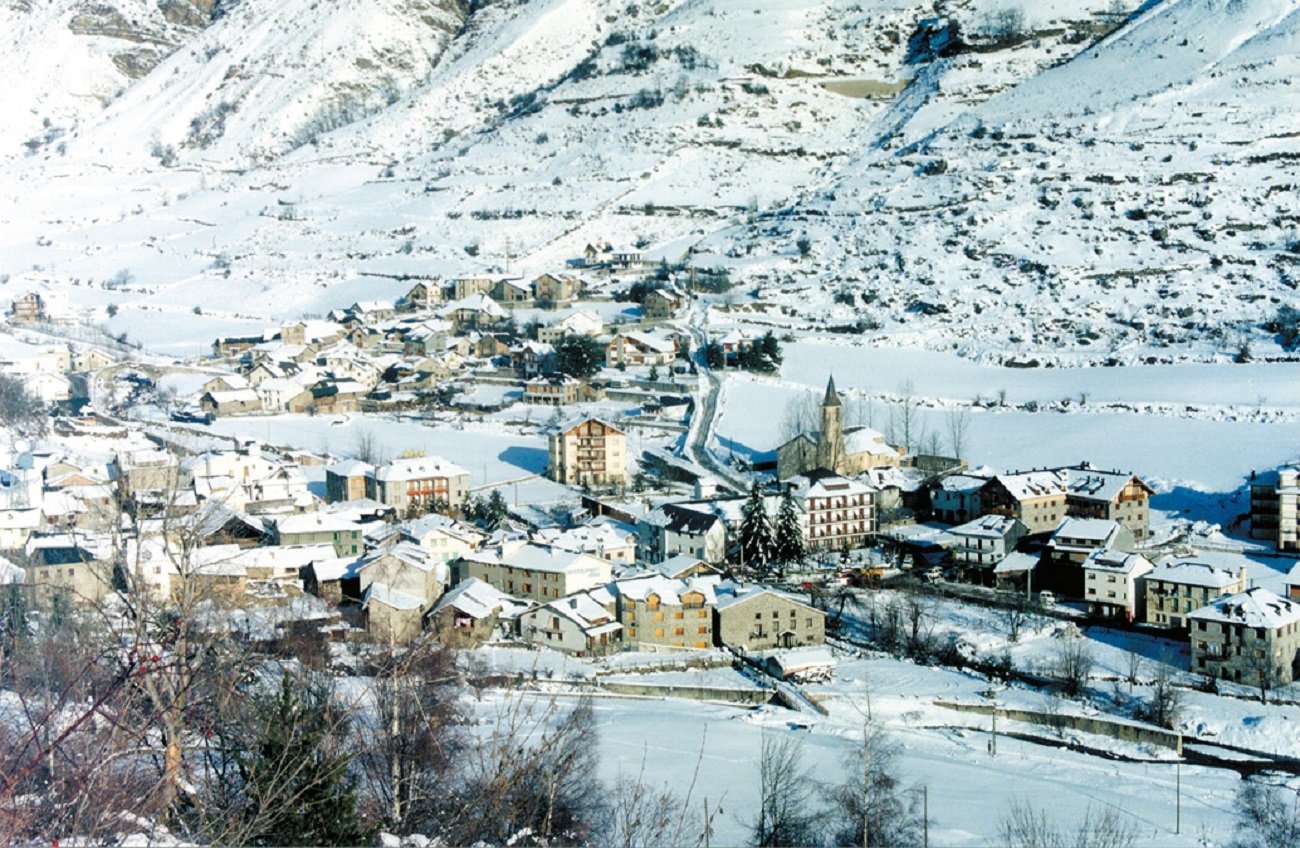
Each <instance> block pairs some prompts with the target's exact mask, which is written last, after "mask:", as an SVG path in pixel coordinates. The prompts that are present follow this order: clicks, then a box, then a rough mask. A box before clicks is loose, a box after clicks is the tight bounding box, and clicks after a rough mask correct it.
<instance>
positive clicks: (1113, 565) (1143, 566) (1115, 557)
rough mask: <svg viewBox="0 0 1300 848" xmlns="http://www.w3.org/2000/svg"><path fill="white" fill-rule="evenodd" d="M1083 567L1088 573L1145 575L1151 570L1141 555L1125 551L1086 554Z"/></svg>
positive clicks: (1148, 562)
mask: <svg viewBox="0 0 1300 848" xmlns="http://www.w3.org/2000/svg"><path fill="white" fill-rule="evenodd" d="M1083 567H1084V568H1085V569H1088V570H1090V571H1103V572H1109V573H1114V574H1126V575H1127V574H1133V573H1135V572H1136V573H1139V574H1145V573H1146V572H1148V571H1150V570H1151V568H1152V565H1151V560H1149V559H1147V558H1146V557H1144V556H1142V555H1141V554H1134V553H1127V552H1125V551H1110V550H1101V551H1093V552H1092V553H1090V554H1088V558H1087V559H1085V560H1084V561H1083Z"/></svg>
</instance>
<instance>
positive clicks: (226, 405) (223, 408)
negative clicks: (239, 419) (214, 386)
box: [199, 389, 262, 416]
mask: <svg viewBox="0 0 1300 848" xmlns="http://www.w3.org/2000/svg"><path fill="white" fill-rule="evenodd" d="M199 409H201V410H202V411H204V412H206V413H209V414H211V415H216V416H226V415H246V414H248V413H250V412H261V411H262V398H260V397H259V396H258V394H257V392H256V391H254V390H253V389H234V390H231V391H208V392H204V393H203V394H202V395H201V396H200V397H199Z"/></svg>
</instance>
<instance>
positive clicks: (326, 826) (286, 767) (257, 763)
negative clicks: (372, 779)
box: [237, 674, 373, 845]
mask: <svg viewBox="0 0 1300 848" xmlns="http://www.w3.org/2000/svg"><path fill="white" fill-rule="evenodd" d="M301 684H302V681H300V680H291V677H290V675H287V674H286V675H285V676H284V677H282V678H281V684H280V691H279V693H278V694H277V695H276V696H275V697H274V699H273V700H271V701H270V703H267V704H265V705H263V710H262V711H261V715H260V716H259V721H258V732H259V734H260V735H259V737H258V738H257V739H256V740H255V741H254V744H253V745H252V746H251V748H250V750H248V751H247V752H243V753H241V754H239V755H237V761H238V766H239V771H240V775H241V776H242V778H243V793H242V795H243V797H244V798H245V799H246V805H245V807H244V809H243V810H242V813H243V816H244V819H245V821H247V822H249V824H250V825H251V834H250V836H251V838H250V839H249V840H248V841H249V842H250V843H251V844H253V845H361V844H366V843H368V842H369V841H370V838H371V836H372V835H373V834H371V833H368V832H367V831H366V829H365V828H364V827H363V826H362V824H361V821H360V819H359V818H358V816H357V798H356V791H355V789H354V787H353V785H352V781H351V780H349V779H348V776H347V774H348V766H349V764H350V763H351V759H352V758H351V756H350V755H348V754H340V753H333V752H331V751H329V750H327V748H328V746H327V745H326V742H327V741H328V739H327V735H328V732H329V730H330V720H331V715H330V703H329V692H328V690H327V689H326V688H324V687H321V686H314V685H311V684H308V685H305V686H304V685H301Z"/></svg>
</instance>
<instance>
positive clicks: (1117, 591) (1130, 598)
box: [1083, 550, 1155, 622]
mask: <svg viewBox="0 0 1300 848" xmlns="http://www.w3.org/2000/svg"><path fill="white" fill-rule="evenodd" d="M1153 568H1155V566H1153V565H1152V564H1151V561H1150V560H1148V559H1147V558H1146V557H1144V556H1142V555H1141V554H1135V553H1128V552H1125V551H1114V550H1100V551H1093V552H1092V553H1091V554H1089V555H1088V558H1087V559H1085V560H1084V561H1083V600H1084V603H1086V604H1087V605H1088V614H1089V615H1095V616H1101V617H1103V618H1119V619H1123V620H1124V621H1127V622H1134V621H1141V620H1142V619H1143V618H1144V616H1145V614H1146V581H1145V575H1147V574H1148V573H1149V572H1150V571H1151V570H1152V569H1153Z"/></svg>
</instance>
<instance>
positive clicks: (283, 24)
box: [0, 0, 1300, 362]
mask: <svg viewBox="0 0 1300 848" xmlns="http://www.w3.org/2000/svg"><path fill="white" fill-rule="evenodd" d="M19 8H20V7H18V6H12V7H11V8H10V9H8V10H7V11H6V13H5V14H6V15H9V16H10V17H11V18H13V17H14V16H18V15H21V16H22V18H23V20H24V21H25V24H24V26H25V29H22V30H21V31H20V32H18V33H17V34H16V35H14V36H12V37H11V38H10V39H9V40H8V41H7V42H5V44H4V50H5V52H6V59H8V60H9V61H10V62H11V63H22V62H23V61H26V60H29V58H30V57H31V56H34V55H36V54H37V53H38V52H39V45H40V44H41V43H42V42H41V39H43V38H46V37H49V34H50V33H51V32H53V31H54V29H56V28H57V27H58V26H60V25H61V24H60V21H62V20H63V18H61V17H59V16H60V15H65V16H66V14H67V10H66V9H62V7H59V6H58V5H57V4H55V5H54V6H51V7H49V8H43V7H33V8H32V10H31V11H29V12H20V11H18V9H19ZM936 8H937V11H936ZM1130 15H1132V17H1131V18H1130ZM91 53H93V50H91V48H89V47H86V46H84V45H83V46H82V47H81V48H80V52H76V51H72V52H70V53H69V54H68V56H67V57H64V58H62V59H58V58H52V59H50V60H49V61H50V62H53V63H55V64H54V65H51V66H50V68H48V69H47V71H46V72H45V76H43V77H40V78H38V79H36V81H35V82H34V83H33V84H31V85H30V86H27V85H25V86H24V87H23V92H22V96H23V97H28V98H29V99H31V98H47V100H41V101H39V103H40V104H42V107H43V104H44V103H46V102H48V103H55V102H63V101H61V100H59V99H58V98H60V97H62V98H64V100H67V99H68V98H70V97H71V96H72V95H71V94H70V93H69V90H70V89H71V88H73V87H74V80H75V79H76V77H75V76H73V75H68V76H67V78H66V79H67V81H66V82H56V81H55V78H54V76H53V75H54V74H55V72H56V71H59V72H63V71H65V70H67V69H70V68H73V67H74V66H75V67H77V68H83V71H84V73H85V74H87V75H89V76H91V77H94V72H93V71H94V68H96V67H99V66H96V65H94V63H93V62H90V60H89V59H86V58H85V57H86V56H89V55H90V54H91ZM95 55H97V56H99V59H98V60H97V61H100V60H103V56H102V55H99V54H95ZM1297 56H1300V3H1297V2H1295V0H1251V2H1243V0H1166V2H1163V3H1155V4H1148V5H1147V6H1146V7H1144V10H1143V11H1136V10H1134V8H1133V5H1132V4H1131V3H1127V4H1126V3H1125V2H1124V0H1121V2H1119V3H1113V2H1110V0H1052V2H1050V3H1034V4H1020V5H1017V4H1011V3H1003V2H999V1H998V0H948V2H940V3H938V4H929V3H924V4H923V3H919V2H914V0H880V1H879V2H873V3H861V2H852V1H851V0H728V2H723V0H683V2H662V3H632V4H628V3H626V2H615V0H535V2H527V3H510V2H495V3H481V4H472V5H468V6H467V5H465V4H461V3H458V2H450V0H448V2H434V0H382V2H366V3H363V2H360V0H312V2H307V0H290V2H280V3H269V2H265V0H245V2H243V3H239V4H235V5H233V6H232V7H231V8H230V9H229V10H228V11H227V12H226V13H225V14H223V15H221V16H219V17H218V18H217V19H216V20H215V21H214V22H212V23H211V25H209V26H207V27H206V28H203V29H198V30H195V31H194V32H192V33H191V34H190V35H189V37H188V38H187V40H186V41H185V43H184V46H182V47H180V48H179V49H176V50H175V51H174V52H172V53H171V54H170V55H169V56H167V57H166V58H165V59H163V60H162V61H161V63H160V64H159V65H158V66H157V67H156V68H154V69H153V70H152V71H151V72H150V73H149V74H147V75H146V76H144V77H143V78H142V79H140V80H139V81H137V82H135V83H133V84H131V85H129V86H128V87H126V90H125V92H124V93H122V94H121V96H120V97H116V98H115V99H112V102H111V103H109V105H108V106H107V107H103V108H100V107H98V106H96V108H95V109H85V108H81V109H79V110H74V111H71V112H68V111H65V112H64V113H59V114H60V115H64V114H66V115H67V116H69V119H71V118H75V119H76V124H75V126H72V125H69V126H67V127H66V129H65V131H64V132H63V133H62V134H61V135H58V136H57V138H56V139H54V140H52V143H50V144H46V145H43V146H39V147H37V149H35V151H34V152H28V151H27V150H26V149H20V150H17V151H16V148H15V146H16V145H20V144H21V142H20V140H19V139H25V138H28V137H30V136H31V135H32V134H33V133H34V132H35V130H33V129H32V128H31V126H28V124H30V123H31V121H29V120H28V117H27V116H26V114H24V115H16V116H15V118H14V124H15V126H17V125H19V124H22V127H21V128H20V129H21V131H19V130H12V133H11V134H12V137H13V144H12V145H10V147H9V148H8V152H7V153H6V154H5V155H6V156H8V157H9V158H8V163H7V164H6V165H4V168H3V172H0V173H2V174H3V176H0V180H3V182H0V221H2V222H3V235H0V239H3V250H2V251H0V255H2V256H3V267H0V273H8V274H9V275H10V282H9V284H8V290H10V291H13V290H16V289H17V288H19V287H32V286H37V287H44V288H45V289H47V290H53V291H57V292H63V293H64V294H65V295H66V296H67V297H68V299H69V301H70V302H72V303H74V304H76V305H79V306H89V307H91V308H92V309H98V308H101V307H103V306H104V305H107V304H108V303H110V302H111V303H114V304H115V305H117V306H119V307H120V309H121V311H120V313H119V318H118V319H116V324H114V325H113V328H114V329H115V331H117V330H120V329H125V328H126V327H128V326H130V327H132V328H134V327H135V326H136V325H138V324H143V325H145V331H146V336H145V340H146V341H148V338H147V333H148V331H149V330H151V329H161V327H160V326H159V325H158V322H156V321H150V320H147V317H148V316H149V315H152V314H157V313H159V312H161V313H164V314H170V315H172V316H175V319H176V322H177V323H175V324H170V325H168V328H167V329H168V331H169V332H176V331H178V330H179V329H180V327H181V324H180V323H179V322H181V321H182V320H184V321H191V319H189V318H188V317H187V318H185V319H181V318H180V316H182V315H188V314H189V313H190V312H191V309H192V308H193V307H195V306H198V307H200V308H201V310H202V311H203V313H204V318H205V320H204V321H203V322H197V321H193V322H191V324H192V325H193V327H192V328H193V331H194V333H195V334H197V335H199V336H201V337H202V338H203V339H205V338H206V337H208V336H211V335H213V334H214V333H212V332H210V331H209V328H210V327H212V326H213V324H212V322H214V321H215V322H224V324H222V325H221V326H233V325H236V324H238V323H239V322H241V321H262V320H265V318H266V317H267V316H270V315H276V316H278V315H296V314H301V313H314V312H321V311H324V310H326V309H328V308H331V307H335V306H341V305H346V304H347V303H350V302H351V301H352V300H355V299H357V298H358V297H365V296H374V297H386V296H392V295H393V294H394V293H396V292H397V291H398V290H399V289H400V288H401V286H400V281H398V280H394V279H393V278H394V277H400V276H402V275H409V274H416V275H436V274H455V273H461V272H464V271H467V270H472V269H478V268H482V267H484V266H496V267H506V266H509V267H510V268H511V269H512V270H515V271H520V272H525V273H528V272H538V273H539V272H541V271H544V270H551V269H554V268H556V267H558V266H560V265H561V264H562V263H563V262H564V260H565V259H567V258H569V257H572V256H574V255H576V254H577V252H578V251H579V250H580V249H581V248H582V246H583V245H584V244H585V243H586V242H587V241H590V240H594V239H597V238H600V239H608V240H610V241H613V242H615V243H618V242H623V243H630V244H639V245H645V246H647V248H651V249H653V248H656V247H662V248H664V249H665V250H664V253H665V254H668V255H673V256H674V257H675V256H677V255H679V254H681V253H682V252H683V251H685V250H686V248H688V247H693V248H695V249H696V250H697V251H698V252H699V254H700V255H699V256H698V257H697V260H696V261H697V262H699V263H701V264H709V265H727V266H730V267H731V268H732V269H733V277H734V278H736V279H738V280H739V281H740V282H741V283H742V284H743V285H742V287H741V289H740V291H743V292H750V291H753V290H755V289H756V290H757V292H758V295H759V298H760V299H761V300H765V301H768V302H769V312H770V313H771V316H775V312H771V307H773V306H777V307H784V310H782V311H783V313H784V314H783V316H782V317H781V319H780V321H781V322H784V323H787V324H790V325H792V326H795V327H805V328H818V327H823V326H844V325H849V326H856V328H857V329H859V330H861V331H864V333H865V335H863V337H862V338H863V339H864V340H866V341H870V342H871V343H884V344H903V345H923V346H928V347H933V348H938V349H945V350H951V351H955V352H957V353H959V354H961V355H965V356H969V357H973V358H978V359H984V360H989V361H1003V360H1006V359H1013V358H1022V359H1030V358H1037V359H1039V360H1040V361H1047V360H1050V359H1052V358H1062V357H1073V358H1075V359H1079V360H1082V361H1090V362H1099V361H1103V360H1113V361H1116V362H1136V361H1143V360H1146V359H1149V358H1150V359H1157V360H1162V361H1164V360H1177V359H1186V358H1194V359H1207V358H1225V357H1228V356H1232V355H1235V354H1236V353H1237V352H1239V351H1240V349H1241V348H1242V346H1243V345H1245V344H1249V345H1250V346H1251V347H1252V349H1253V351H1254V355H1255V356H1256V357H1257V358H1259V357H1262V356H1277V355H1280V354H1281V351H1280V350H1279V348H1278V347H1277V344H1276V342H1275V340H1274V339H1273V338H1272V336H1271V334H1269V333H1268V332H1266V331H1265V330H1263V329H1262V328H1261V324H1262V323H1264V322H1265V321H1267V320H1268V319H1269V318H1270V317H1271V316H1272V315H1273V313H1274V312H1276V309H1277V307H1278V304H1279V303H1280V302H1281V301H1282V300H1283V299H1284V298H1286V297H1289V296H1291V294H1292V292H1293V286H1294V285H1295V281H1296V276H1297V269H1296V262H1297V261H1298V260H1300V254H1297V252H1296V247H1295V246H1296V244H1297V243H1298V242H1300V238H1298V237H1297V213H1296V209H1295V205H1294V193H1295V185H1294V179H1295V178H1294V169H1295V162H1296V159H1297V157H1300V141H1297V139H1298V138H1300V135H1297V125H1296V123H1295V117H1294V116H1295V115H1296V114H1297V106H1298V105H1300V91H1297V85H1296V83H1295V82H1294V79H1295V78H1296V77H1297V73H1296V72H1297V70H1300V68H1297V62H1298V60H1297ZM58 62H62V63H63V64H62V65H58V64H57V63H58ZM100 65H103V61H100ZM108 78H109V76H107V75H106V76H104V78H103V79H95V84H96V85H102V84H103V81H104V79H108ZM87 84H89V83H87ZM29 89H30V90H29ZM37 102H38V100H33V101H32V103H33V105H32V106H31V107H30V108H29V109H28V111H31V110H32V109H35V110H36V111H37V112H39V111H42V107H38V106H37V105H35V104H37ZM32 120H36V121H38V122H39V119H38V118H32ZM63 120H65V119H64V118H63V117H59V118H58V121H63ZM58 121H55V122H54V123H55V125H56V126H58V127H59V128H63V125H62V124H61V123H59V122H58ZM24 122H26V123H24ZM11 129H12V128H10V127H6V132H11ZM6 138H7V137H6ZM0 141H3V139H0ZM5 143H8V142H7V141H6V142H5ZM801 239H807V241H808V243H809V244H810V247H809V249H808V251H807V255H806V256H801V255H800V251H799V250H798V249H797V248H796V243H797V242H798V241H800V240H801ZM123 271H126V272H128V273H127V274H125V275H123V274H121V273H120V272H123ZM115 276H116V277H117V280H116V282H114V283H113V284H112V288H111V290H110V291H105V290H104V288H103V286H104V285H105V283H107V282H108V281H110V280H112V279H113V278H114V277H115ZM0 291H2V290H0ZM133 316H135V318H134V319H133ZM765 320H767V319H765ZM133 321H134V323H132V322H133ZM200 325H201V326H202V327H203V329H199V326H200ZM201 343H202V340H196V345H197V344H201Z"/></svg>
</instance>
